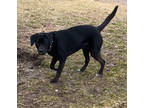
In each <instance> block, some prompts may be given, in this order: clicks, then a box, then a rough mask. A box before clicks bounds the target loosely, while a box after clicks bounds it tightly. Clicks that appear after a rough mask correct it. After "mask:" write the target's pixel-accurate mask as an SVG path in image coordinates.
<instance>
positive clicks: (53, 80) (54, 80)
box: [50, 79, 58, 83]
mask: <svg viewBox="0 0 144 108" xmlns="http://www.w3.org/2000/svg"><path fill="white" fill-rule="evenodd" d="M57 81H58V80H56V79H52V80H51V81H50V83H56V82H57Z"/></svg>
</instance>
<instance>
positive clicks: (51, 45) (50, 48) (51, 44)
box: [48, 40, 53, 51]
mask: <svg viewBox="0 0 144 108" xmlns="http://www.w3.org/2000/svg"><path fill="white" fill-rule="evenodd" d="M52 47H53V40H52V41H51V43H50V47H49V49H48V51H51V50H52Z"/></svg>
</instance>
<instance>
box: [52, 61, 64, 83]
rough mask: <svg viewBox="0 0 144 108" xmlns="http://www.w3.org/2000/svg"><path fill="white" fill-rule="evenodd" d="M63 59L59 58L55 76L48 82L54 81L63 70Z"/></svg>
mask: <svg viewBox="0 0 144 108" xmlns="http://www.w3.org/2000/svg"><path fill="white" fill-rule="evenodd" d="M65 60H66V59H61V60H60V63H59V66H58V70H57V73H56V76H55V78H54V79H52V80H51V81H50V82H51V83H56V82H57V81H58V79H59V77H60V75H61V72H62V70H63V67H64V64H65Z"/></svg>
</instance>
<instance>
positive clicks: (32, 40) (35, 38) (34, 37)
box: [30, 34, 39, 46]
mask: <svg viewBox="0 0 144 108" xmlns="http://www.w3.org/2000/svg"><path fill="white" fill-rule="evenodd" d="M38 36H39V35H38V34H34V35H32V36H31V37H30V41H31V46H32V45H33V44H34V43H35V42H36V40H37V38H38Z"/></svg>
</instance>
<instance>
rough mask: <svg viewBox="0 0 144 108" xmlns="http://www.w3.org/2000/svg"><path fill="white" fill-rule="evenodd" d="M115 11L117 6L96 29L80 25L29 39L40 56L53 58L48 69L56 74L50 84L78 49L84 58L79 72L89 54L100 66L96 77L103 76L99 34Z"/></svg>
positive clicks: (87, 61) (39, 34)
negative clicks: (47, 55)
mask: <svg viewBox="0 0 144 108" xmlns="http://www.w3.org/2000/svg"><path fill="white" fill-rule="evenodd" d="M117 9H118V6H116V7H115V8H114V10H113V11H112V13H111V14H110V15H109V16H108V17H107V18H106V19H105V21H104V22H103V23H102V24H101V25H99V26H97V27H94V26H91V25H80V26H75V27H72V28H69V29H65V30H60V31H53V32H49V33H36V34H34V35H32V36H31V37H30V40H31V45H33V44H34V43H35V45H36V48H37V50H38V53H39V54H40V55H44V54H46V53H48V54H49V55H51V56H52V57H53V58H52V61H51V64H50V68H51V69H53V70H56V71H57V73H56V76H55V78H54V79H53V80H51V82H57V81H58V79H59V77H60V75H61V72H62V70H63V67H64V64H65V61H66V58H67V57H68V56H69V55H71V54H73V53H75V52H76V51H78V50H80V49H82V51H83V54H84V57H85V64H84V65H83V67H82V68H81V69H80V71H81V72H83V71H84V70H85V69H86V67H87V65H88V63H89V61H90V58H89V53H90V54H91V56H92V57H93V58H94V59H95V60H97V61H99V62H100V64H101V68H100V70H99V72H98V75H102V74H103V69H104V65H105V61H104V60H103V59H102V58H101V55H100V50H101V46H102V36H101V34H100V32H101V31H102V30H103V29H104V28H105V26H106V25H107V24H108V23H109V22H110V21H111V19H112V18H113V17H114V16H115V14H116V12H117ZM57 61H59V66H58V69H56V68H55V64H56V62H57Z"/></svg>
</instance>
